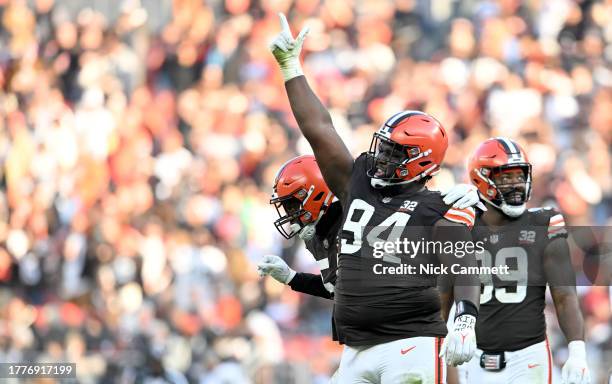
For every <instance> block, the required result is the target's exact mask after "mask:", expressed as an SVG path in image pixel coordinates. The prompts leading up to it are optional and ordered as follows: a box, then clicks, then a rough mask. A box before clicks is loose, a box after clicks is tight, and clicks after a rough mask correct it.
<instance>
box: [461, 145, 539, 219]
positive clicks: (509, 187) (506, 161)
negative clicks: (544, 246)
mask: <svg viewBox="0 0 612 384" xmlns="http://www.w3.org/2000/svg"><path fill="white" fill-rule="evenodd" d="M513 169H520V170H522V171H523V175H524V176H523V180H524V181H520V182H518V183H511V184H499V183H497V184H496V183H495V182H494V181H493V175H496V174H497V173H503V172H508V171H510V170H513ZM468 170H469V173H470V180H471V182H472V184H474V185H475V186H476V188H478V192H479V194H480V197H481V198H482V199H483V200H485V201H486V202H488V203H489V204H491V205H493V206H494V207H496V208H498V209H500V210H501V211H502V212H504V213H505V214H506V215H508V216H511V217H517V216H520V215H522V214H523V212H524V211H525V208H526V204H527V202H528V201H529V198H530V197H531V164H530V163H529V160H528V159H527V155H526V153H525V150H523V148H521V146H520V145H518V144H517V143H516V142H515V141H513V140H510V139H508V138H505V137H496V138H491V139H488V140H486V141H485V142H483V143H482V144H480V145H479V146H478V148H476V150H475V151H474V153H473V155H472V157H471V158H470V160H469V162H468ZM510 195H520V198H519V199H515V200H514V201H510V199H508V196H510Z"/></svg>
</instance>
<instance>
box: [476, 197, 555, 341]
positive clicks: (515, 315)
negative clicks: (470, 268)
mask: <svg viewBox="0 0 612 384" xmlns="http://www.w3.org/2000/svg"><path fill="white" fill-rule="evenodd" d="M472 236H473V238H474V241H482V242H483V243H484V245H483V248H484V251H483V252H476V254H475V255H476V259H477V261H478V264H479V265H480V266H486V267H491V266H499V267H502V268H503V267H504V266H507V267H508V268H507V271H502V272H500V273H498V274H496V275H480V280H481V295H480V311H479V315H478V320H477V323H476V340H477V342H478V348H480V349H482V350H483V351H485V352H500V351H516V350H519V349H523V348H525V347H528V346H530V345H532V344H535V343H538V342H541V341H543V340H544V339H545V338H546V323H545V318H544V306H545V293H546V283H547V281H546V275H545V271H544V250H545V249H546V247H547V246H548V244H549V243H550V242H551V241H552V240H554V239H556V238H566V237H567V231H566V229H565V223H564V220H563V216H562V215H561V214H560V213H559V212H557V211H556V210H554V209H552V208H533V209H529V210H527V211H526V212H525V213H524V214H523V215H521V216H520V217H518V218H516V219H515V220H514V221H512V222H510V223H508V224H506V225H504V226H503V227H500V228H499V229H498V230H492V229H491V228H490V227H488V226H487V225H486V224H485V223H484V222H482V220H481V219H480V218H477V219H476V224H475V225H474V229H473V230H472Z"/></svg>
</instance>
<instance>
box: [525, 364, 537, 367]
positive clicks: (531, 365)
mask: <svg viewBox="0 0 612 384" xmlns="http://www.w3.org/2000/svg"><path fill="white" fill-rule="evenodd" d="M539 365H540V364H527V368H535V367H537V366H539Z"/></svg>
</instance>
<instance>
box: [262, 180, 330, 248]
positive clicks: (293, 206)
mask: <svg viewBox="0 0 612 384" xmlns="http://www.w3.org/2000/svg"><path fill="white" fill-rule="evenodd" d="M314 189H315V187H314V185H313V186H311V187H310V189H309V190H308V191H306V190H305V189H303V188H300V189H298V190H297V191H295V192H293V193H292V194H289V195H287V196H281V197H277V196H276V194H274V195H273V196H272V199H270V204H273V205H274V207H275V208H276V212H277V213H278V216H279V218H278V219H277V220H276V221H275V222H274V226H275V227H276V229H277V230H278V232H279V233H280V234H281V235H283V237H284V238H285V239H290V238H292V237H293V236H295V235H299V237H300V238H301V239H302V240H310V239H311V238H312V237H313V236H314V234H315V226H316V224H317V223H318V222H319V220H320V219H321V217H322V216H323V214H324V213H325V211H326V210H327V207H328V205H329V204H330V199H331V197H332V194H331V192H330V193H328V195H327V196H325V195H324V194H323V193H322V192H320V193H319V194H318V195H317V196H314V197H313V201H319V200H322V199H323V198H324V199H325V200H324V201H323V203H322V205H321V208H320V210H319V214H318V215H317V217H313V215H312V213H310V212H309V211H307V210H306V209H305V208H304V205H305V204H306V202H307V201H308V200H309V199H310V198H311V197H312V196H311V195H312V193H313V191H314Z"/></svg>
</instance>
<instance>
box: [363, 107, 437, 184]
mask: <svg viewBox="0 0 612 384" xmlns="http://www.w3.org/2000/svg"><path fill="white" fill-rule="evenodd" d="M447 148H448V136H447V135H446V132H445V131H444V127H442V124H440V122H438V121H437V120H436V119H435V118H433V117H432V116H430V115H428V114H426V113H424V112H420V111H402V112H399V113H396V114H395V115H393V116H391V117H390V118H389V119H387V121H385V123H384V124H383V125H382V126H381V127H380V129H379V130H378V131H377V132H376V133H374V137H373V138H372V142H371V143H370V150H369V151H368V171H367V173H368V176H369V177H370V178H371V179H370V182H371V184H372V186H373V187H376V188H381V187H385V186H390V185H398V184H407V183H411V182H414V181H418V180H422V179H424V178H426V177H428V176H433V175H435V174H436V173H437V172H438V171H439V170H440V165H441V164H442V161H443V160H444V155H445V153H446V149H447Z"/></svg>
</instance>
